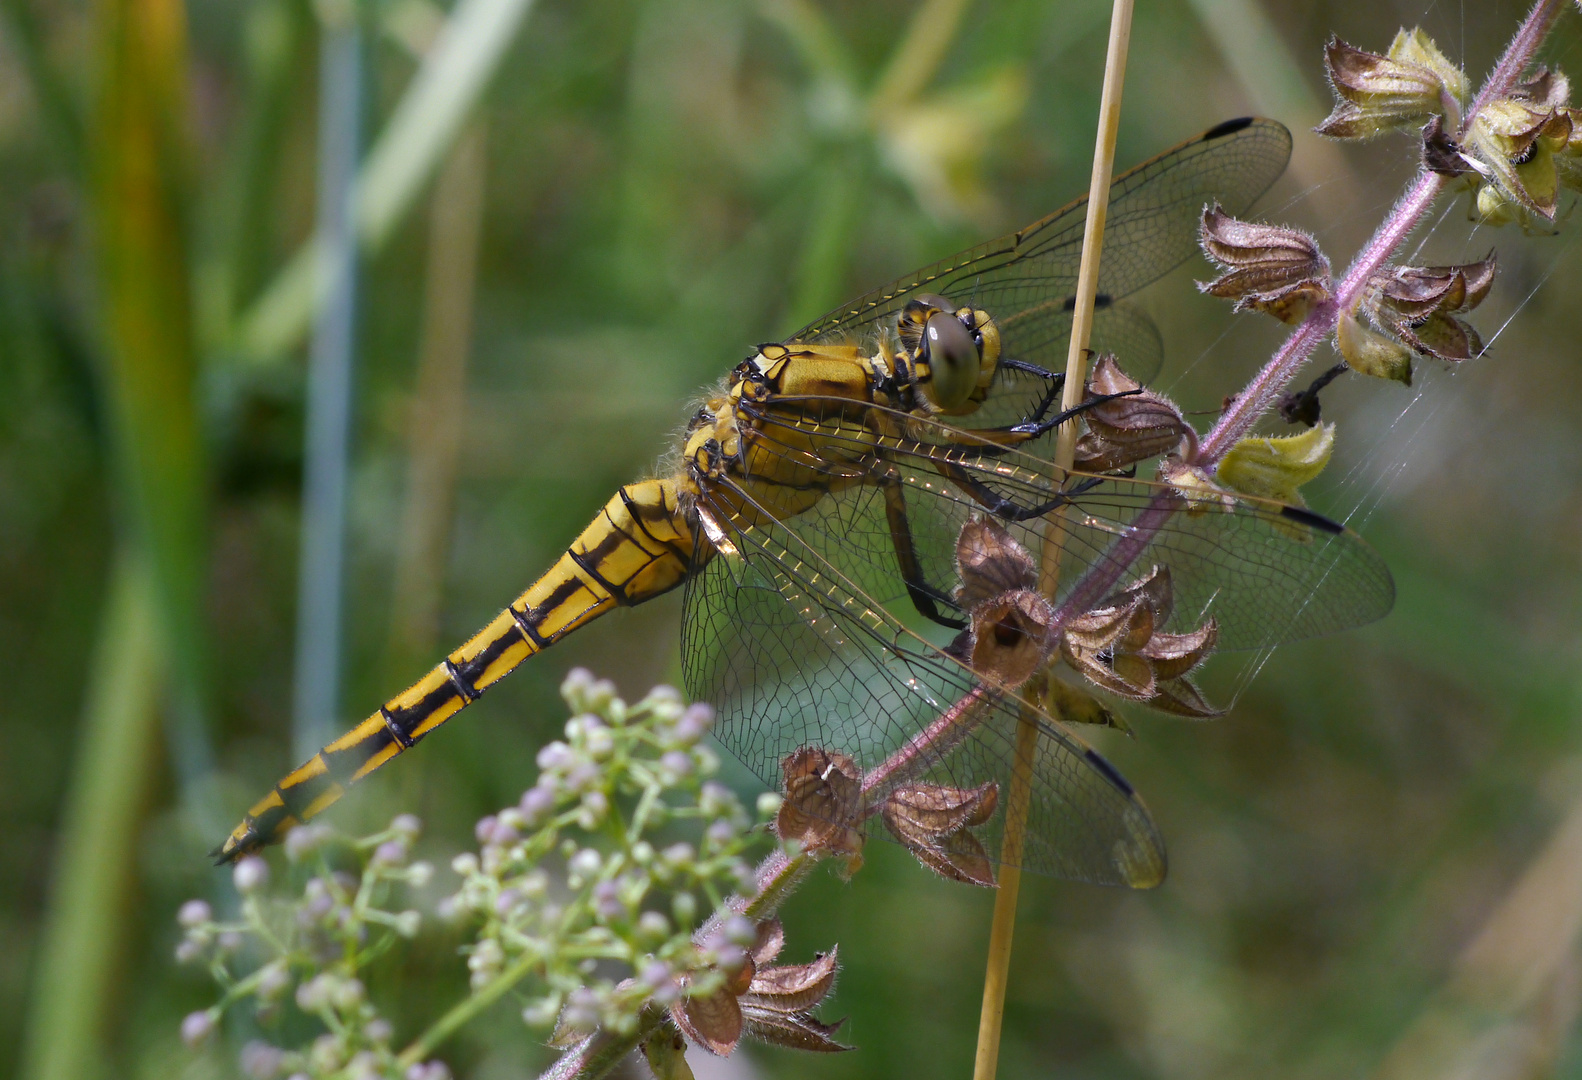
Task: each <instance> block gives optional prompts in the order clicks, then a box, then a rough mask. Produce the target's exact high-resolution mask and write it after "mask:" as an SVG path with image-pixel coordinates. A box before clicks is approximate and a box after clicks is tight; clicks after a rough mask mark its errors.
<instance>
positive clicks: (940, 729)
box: [862, 684, 993, 810]
mask: <svg viewBox="0 0 1582 1080" xmlns="http://www.w3.org/2000/svg"><path fill="white" fill-rule="evenodd" d="M992 696H993V691H991V690H989V689H988V688H987V687H985V686H983V685H981V684H980V685H978V686H974V687H973V688H972V690H971V691H969V692H968V693H967V694H966V696H964V697H963V698H962V699H961V700H960V701H958V702H956V703H955V704H954V705H952V706H951V707H950V708H949V709H947V710H945V711H944V712H943V713H941V714H940V716H939V719H937V720H935V721H934V722H933V723H931V724H929V725H928V727H926V728H924V729H923V730H922V731H919V732H918V733H917V734H916V735H913V736H912V738H911V739H909V740H908V741H907V743H906V745H905V746H903V747H901V748H900V749H899V750H897V751H896V752H895V753H893V754H891V755H890V756H889V757H888V758H886V759H885V760H884V761H883V762H882V763H880V765H879V766H878V767H877V768H874V769H871V770H869V772H868V775H866V776H864V777H863V780H862V794H863V803H864V805H866V806H868V807H869V808H870V810H871V809H872V808H874V807H877V806H878V804H879V802H880V800H879V799H878V798H876V797H875V796H882V795H884V794H886V793H888V792H889V791H890V790H891V789H893V788H895V787H896V786H897V785H899V784H904V783H906V782H907V781H908V780H912V779H915V778H916V777H917V775H918V774H919V773H921V772H923V771H924V770H926V769H927V768H928V767H929V766H931V765H933V764H934V763H936V762H938V761H939V760H940V759H941V758H943V757H945V756H947V755H948V754H949V753H950V752H951V751H952V750H954V749H956V747H958V746H960V745H961V742H962V740H963V739H965V738H966V737H967V735H968V734H970V733H971V732H972V730H973V728H975V727H977V726H978V722H979V721H980V720H981V719H982V718H983V713H984V706H986V705H987V704H988V703H989V700H990V699H991V698H992Z"/></svg>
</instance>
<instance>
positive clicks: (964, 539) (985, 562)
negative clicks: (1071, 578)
mask: <svg viewBox="0 0 1582 1080" xmlns="http://www.w3.org/2000/svg"><path fill="white" fill-rule="evenodd" d="M956 573H957V575H958V576H959V577H960V578H961V585H960V586H958V587H957V589H956V599H957V601H958V602H959V603H960V604H961V606H962V607H964V608H967V609H968V610H971V609H972V608H974V607H977V606H978V605H979V604H983V603H986V602H988V601H990V600H993V599H995V598H997V597H1000V596H1003V595H1004V594H1006V593H1009V592H1017V591H1019V590H1022V589H1033V588H1037V586H1038V566H1037V564H1036V563H1034V562H1033V557H1032V556H1031V555H1029V554H1028V552H1027V549H1026V548H1024V547H1022V545H1021V544H1019V543H1017V542H1016V539H1015V538H1014V537H1013V536H1011V534H1010V533H1008V532H1006V531H1005V529H1004V528H1002V527H1001V526H1000V525H999V524H998V523H997V522H995V521H993V520H992V519H990V518H970V519H969V520H968V521H967V523H966V524H965V525H963V526H962V527H961V532H960V533H958V534H957V535H956Z"/></svg>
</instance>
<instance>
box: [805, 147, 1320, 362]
mask: <svg viewBox="0 0 1582 1080" xmlns="http://www.w3.org/2000/svg"><path fill="white" fill-rule="evenodd" d="M1290 155H1291V134H1290V132H1289V131H1287V130H1286V129H1285V127H1284V126H1283V125H1282V124H1279V123H1276V122H1275V121H1273V120H1261V119H1242V120H1233V121H1229V122H1227V123H1224V124H1221V125H1219V126H1218V127H1215V128H1212V129H1210V130H1209V131H1206V132H1204V133H1203V134H1201V135H1199V136H1197V137H1196V138H1194V139H1189V140H1188V141H1187V142H1184V143H1182V144H1181V145H1180V146H1177V147H1176V148H1175V149H1173V150H1168V151H1166V152H1165V153H1163V154H1160V155H1159V156H1158V157H1155V158H1153V159H1152V160H1150V161H1147V162H1144V163H1143V164H1141V165H1139V166H1137V167H1136V168H1134V169H1132V170H1130V171H1129V172H1127V173H1125V174H1123V175H1121V176H1120V177H1118V178H1117V179H1116V180H1115V182H1114V183H1113V184H1112V185H1111V187H1110V199H1109V209H1108V212H1107V217H1106V224H1105V234H1104V254H1103V258H1102V260H1101V263H1100V270H1099V282H1098V291H1099V293H1100V294H1101V295H1103V296H1106V297H1108V298H1110V299H1112V300H1118V299H1120V298H1121V297H1124V296H1127V295H1129V294H1130V293H1133V292H1135V291H1136V290H1138V289H1140V288H1142V287H1143V286H1144V285H1147V284H1148V283H1149V282H1151V281H1154V280H1156V279H1157V278H1159V277H1160V276H1162V275H1163V274H1165V273H1166V272H1168V271H1169V270H1171V269H1173V268H1174V267H1176V266H1178V265H1179V264H1180V263H1182V262H1183V261H1185V260H1186V258H1187V257H1188V256H1190V255H1191V254H1192V253H1193V252H1194V251H1195V250H1197V227H1198V213H1199V211H1200V210H1201V209H1202V208H1203V206H1204V204H1205V203H1207V202H1209V201H1210V200H1213V199H1218V200H1219V202H1220V204H1221V205H1222V206H1224V207H1225V209H1226V210H1227V211H1228V212H1229V213H1232V214H1241V213H1245V212H1246V210H1247V209H1248V208H1250V207H1251V205H1252V203H1253V201H1254V200H1255V199H1257V198H1258V196H1259V195H1261V194H1263V193H1264V192H1265V191H1266V190H1268V188H1269V186H1270V185H1271V184H1273V183H1274V181H1275V180H1276V179H1278V178H1279V176H1280V174H1281V173H1282V172H1284V171H1285V165H1286V162H1287V161H1288V160H1289V158H1290ZM1087 211H1088V207H1087V198H1086V197H1083V198H1080V199H1077V200H1076V201H1075V202H1072V203H1070V204H1068V205H1067V206H1065V207H1064V208H1062V209H1060V210H1056V211H1055V212H1054V213H1052V214H1050V215H1049V216H1048V217H1045V218H1043V219H1042V220H1040V221H1037V222H1034V223H1033V224H1032V225H1029V226H1028V227H1027V228H1025V229H1022V230H1020V231H1018V232H1014V233H1011V234H1009V235H1008V236H1003V237H1001V238H1000V239H998V240H991V241H989V242H988V243H986V244H980V245H979V246H977V247H974V248H969V249H967V250H966V251H963V252H961V253H960V254H958V255H956V256H954V257H952V258H949V259H945V260H943V261H941V262H938V263H935V264H934V265H932V266H927V267H924V268H923V269H921V270H918V271H917V272H915V273H912V274H907V275H905V276H903V277H901V278H898V279H897V280H895V281H893V282H891V283H890V284H889V285H886V286H884V287H883V288H879V289H875V290H873V291H872V292H870V293H867V294H866V295H864V296H860V297H858V298H857V299H856V300H853V301H852V302H850V303H848V304H844V305H842V306H841V307H838V308H836V309H835V310H834V311H832V312H830V313H829V314H828V315H825V316H824V317H823V318H822V319H818V320H817V321H815V322H813V323H811V324H809V325H808V326H806V327H804V328H803V329H802V330H801V331H799V332H798V333H796V334H794V335H792V337H791V339H790V340H795V341H805V342H828V341H861V340H866V339H869V338H872V337H875V336H877V335H879V334H880V333H882V332H884V331H886V330H887V329H889V326H890V325H893V320H894V316H895V314H896V312H898V311H900V310H901V308H903V307H904V306H905V305H906V303H907V301H908V300H910V299H911V298H912V297H914V296H916V295H917V294H919V293H923V292H928V293H941V294H943V295H945V296H947V297H950V298H951V299H952V300H955V301H957V302H958V303H971V304H973V305H974V306H976V307H980V308H983V309H984V310H986V311H988V312H989V313H990V314H991V315H993V316H994V317H995V318H997V319H1002V320H1010V321H1012V322H1013V323H1014V321H1015V319H1016V317H1017V316H1019V315H1020V314H1021V313H1024V312H1029V311H1034V310H1039V311H1044V310H1048V311H1051V312H1058V310H1059V309H1060V308H1061V307H1063V306H1064V305H1066V304H1067V302H1068V300H1069V298H1070V297H1072V296H1073V295H1074V293H1075V288H1076V280H1077V263H1078V261H1079V259H1080V257H1081V249H1082V231H1083V226H1084V223H1085V222H1086V220H1087ZM1037 347H1038V344H1037V342H1036V340H1034V338H1033V337H1032V336H1030V337H1029V342H1028V343H1027V344H1025V345H1024V344H1023V343H1021V342H1019V341H1018V340H1017V337H1016V335H1015V334H1014V333H1011V334H1008V335H1007V336H1006V342H1005V348H1006V351H1007V353H1008V354H1009V355H1013V356H1014V355H1017V353H1018V350H1021V351H1022V352H1029V351H1032V350H1034V349H1036V348H1037Z"/></svg>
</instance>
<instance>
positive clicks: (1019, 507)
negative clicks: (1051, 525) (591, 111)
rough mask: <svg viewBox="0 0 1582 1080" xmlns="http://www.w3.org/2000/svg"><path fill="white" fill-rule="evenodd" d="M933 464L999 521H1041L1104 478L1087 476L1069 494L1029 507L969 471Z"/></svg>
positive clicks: (1067, 492) (1059, 495)
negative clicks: (1001, 492) (1002, 493)
mask: <svg viewBox="0 0 1582 1080" xmlns="http://www.w3.org/2000/svg"><path fill="white" fill-rule="evenodd" d="M935 465H936V467H937V468H938V469H939V471H940V475H942V476H944V477H945V479H947V480H949V481H950V482H951V483H953V484H955V485H956V486H957V487H959V488H961V490H962V491H964V492H966V493H967V495H968V496H970V497H971V498H972V500H973V501H974V502H976V503H977V504H978V505H979V506H981V507H983V508H984V509H985V510H987V511H988V512H989V513H990V514H992V515H993V516H995V517H997V518H999V519H1000V520H1002V521H1031V520H1033V519H1034V518H1041V517H1043V516H1044V515H1045V514H1047V513H1049V512H1050V511H1051V510H1055V509H1057V508H1059V507H1061V506H1064V505H1065V504H1066V503H1068V502H1070V501H1071V500H1072V499H1073V498H1075V497H1076V496H1078V495H1081V494H1082V493H1083V492H1085V491H1090V490H1092V488H1093V487H1095V486H1096V485H1098V484H1100V483H1102V482H1103V477H1098V476H1094V477H1089V478H1088V479H1086V480H1083V481H1082V482H1081V483H1079V484H1077V485H1076V486H1075V487H1073V488H1071V489H1070V490H1069V491H1062V492H1060V493H1058V494H1056V495H1053V496H1051V497H1050V498H1049V499H1047V500H1045V501H1044V502H1041V503H1035V504H1033V505H1031V506H1028V505H1027V504H1025V503H1019V502H1017V501H1016V500H1014V499H1007V498H1006V497H1005V496H1004V495H1001V494H999V493H997V492H996V491H995V490H994V489H993V488H991V487H989V486H988V485H987V484H985V483H984V482H983V481H981V480H978V479H976V478H974V477H973V475H972V474H971V473H970V472H969V471H967V470H966V469H963V468H961V467H959V466H957V465H953V464H951V463H949V462H945V461H939V462H936V463H935Z"/></svg>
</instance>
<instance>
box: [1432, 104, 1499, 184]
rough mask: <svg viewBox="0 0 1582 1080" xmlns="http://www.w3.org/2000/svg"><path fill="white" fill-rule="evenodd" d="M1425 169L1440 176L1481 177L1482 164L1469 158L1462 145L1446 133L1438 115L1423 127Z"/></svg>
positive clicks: (1443, 123)
mask: <svg viewBox="0 0 1582 1080" xmlns="http://www.w3.org/2000/svg"><path fill="white" fill-rule="evenodd" d="M1423 168H1425V169H1427V170H1428V171H1429V172H1436V173H1438V174H1439V175H1440V176H1449V177H1457V176H1467V175H1469V174H1470V175H1481V174H1482V173H1483V172H1484V168H1483V166H1482V164H1480V163H1479V162H1478V161H1477V160H1476V159H1475V158H1471V157H1468V156H1467V155H1466V153H1464V152H1463V151H1462V149H1461V144H1460V143H1458V142H1456V140H1454V139H1452V138H1451V137H1450V135H1449V134H1448V133H1447V132H1446V131H1445V122H1444V118H1443V117H1442V116H1439V115H1438V114H1437V113H1436V114H1435V115H1434V116H1432V117H1430V118H1429V121H1428V123H1427V124H1425V125H1424V126H1423Z"/></svg>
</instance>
